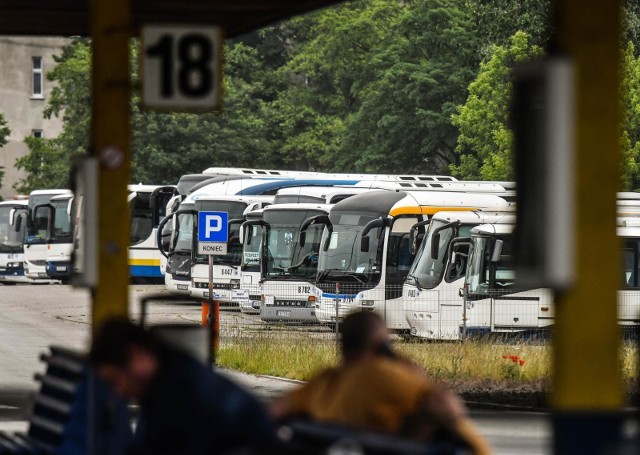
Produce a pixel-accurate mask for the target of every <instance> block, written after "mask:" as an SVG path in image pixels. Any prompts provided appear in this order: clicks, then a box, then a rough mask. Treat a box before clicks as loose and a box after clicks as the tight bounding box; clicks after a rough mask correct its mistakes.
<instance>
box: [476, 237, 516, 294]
mask: <svg viewBox="0 0 640 455" xmlns="http://www.w3.org/2000/svg"><path fill="white" fill-rule="evenodd" d="M500 240H502V241H503V246H502V252H501V255H500V260H499V261H498V262H497V263H493V262H491V254H492V251H491V250H492V248H493V245H494V243H495V242H492V239H491V237H474V239H473V244H472V247H471V251H470V254H469V268H468V270H467V278H466V282H467V287H468V291H469V294H489V293H498V294H499V293H504V292H505V291H507V290H511V287H512V285H513V283H514V281H515V270H514V263H513V255H512V251H513V241H512V238H511V237H502V238H500Z"/></svg>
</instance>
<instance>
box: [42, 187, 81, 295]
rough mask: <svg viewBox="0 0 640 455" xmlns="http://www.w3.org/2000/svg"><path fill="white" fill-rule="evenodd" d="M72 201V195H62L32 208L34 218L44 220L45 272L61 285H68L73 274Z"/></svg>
mask: <svg viewBox="0 0 640 455" xmlns="http://www.w3.org/2000/svg"><path fill="white" fill-rule="evenodd" d="M73 200H74V198H73V194H71V193H68V194H62V195H59V196H54V197H52V198H51V200H50V201H49V203H47V204H40V205H37V206H35V207H34V208H33V216H34V218H36V219H43V220H46V226H47V228H46V235H45V239H46V245H47V257H46V261H45V271H46V273H47V276H48V277H49V278H51V279H54V280H60V281H61V282H62V283H68V282H69V281H70V280H71V275H72V272H73V267H72V264H71V257H72V254H73V224H72V207H73Z"/></svg>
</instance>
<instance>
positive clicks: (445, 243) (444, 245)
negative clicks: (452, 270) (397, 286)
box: [409, 220, 473, 289]
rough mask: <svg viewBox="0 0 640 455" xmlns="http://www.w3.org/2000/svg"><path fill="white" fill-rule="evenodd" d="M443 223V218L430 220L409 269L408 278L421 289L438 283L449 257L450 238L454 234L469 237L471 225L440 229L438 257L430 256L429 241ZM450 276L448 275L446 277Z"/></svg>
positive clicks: (430, 241)
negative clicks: (427, 229)
mask: <svg viewBox="0 0 640 455" xmlns="http://www.w3.org/2000/svg"><path fill="white" fill-rule="evenodd" d="M445 224H446V222H445V221H443V220H433V221H432V222H431V224H430V225H429V231H428V232H427V234H426V239H425V241H424V242H423V243H422V245H421V246H420V249H419V250H418V254H417V255H416V258H415V260H414V261H413V265H412V266H411V269H410V270H409V280H413V282H414V283H415V284H416V285H417V286H419V287H421V288H423V289H433V288H434V287H436V286H437V285H438V284H440V282H441V281H442V278H443V276H444V271H445V269H446V266H447V261H448V259H449V257H448V254H447V253H448V251H449V244H450V243H451V240H453V238H454V236H456V237H470V235H471V228H472V227H473V226H470V225H464V224H463V225H461V226H459V227H458V228H457V229H456V228H455V227H454V226H450V227H448V228H446V229H442V230H441V231H440V242H439V243H438V257H437V258H432V257H431V243H432V242H433V237H432V236H433V233H434V232H435V231H436V229H439V228H441V227H443V226H444V225H445ZM463 273H464V272H463ZM449 275H451V274H449ZM450 278H451V277H450V276H449V277H448V278H447V279H450Z"/></svg>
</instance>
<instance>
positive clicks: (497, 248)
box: [491, 239, 504, 263]
mask: <svg viewBox="0 0 640 455" xmlns="http://www.w3.org/2000/svg"><path fill="white" fill-rule="evenodd" d="M503 243H504V242H503V241H502V240H497V239H496V243H495V245H494V246H493V252H492V253H491V262H493V263H496V262H500V256H501V255H502V244H503Z"/></svg>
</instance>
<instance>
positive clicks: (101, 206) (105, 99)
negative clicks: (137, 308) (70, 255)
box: [91, 0, 131, 328]
mask: <svg viewBox="0 0 640 455" xmlns="http://www.w3.org/2000/svg"><path fill="white" fill-rule="evenodd" d="M130 20H131V13H130V1H129V0H91V33H92V48H93V49H92V50H93V68H92V125H91V145H92V153H95V155H96V156H97V157H98V161H99V168H100V170H99V183H98V184H99V189H98V220H99V221H98V237H97V238H98V248H97V250H98V254H99V257H98V258H97V259H98V286H97V288H96V290H95V293H94V296H93V314H92V318H93V324H94V328H95V327H97V326H98V325H99V324H101V323H102V322H103V321H104V320H105V319H107V318H108V317H110V316H126V315H127V314H128V284H129V270H128V254H127V247H128V245H129V210H128V207H127V184H128V183H129V172H130V150H129V149H130V146H129V121H130V120H129V116H130V114H129V112H130V105H129V103H130V96H129V91H130V88H129V87H130V84H129V37H130V33H131V26H130Z"/></svg>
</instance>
